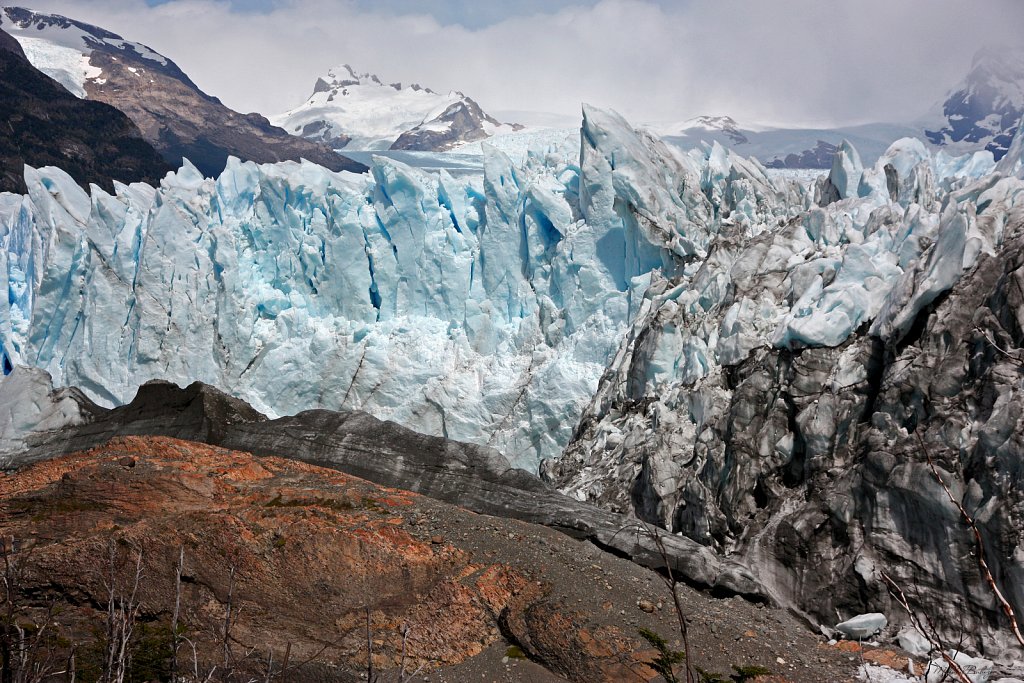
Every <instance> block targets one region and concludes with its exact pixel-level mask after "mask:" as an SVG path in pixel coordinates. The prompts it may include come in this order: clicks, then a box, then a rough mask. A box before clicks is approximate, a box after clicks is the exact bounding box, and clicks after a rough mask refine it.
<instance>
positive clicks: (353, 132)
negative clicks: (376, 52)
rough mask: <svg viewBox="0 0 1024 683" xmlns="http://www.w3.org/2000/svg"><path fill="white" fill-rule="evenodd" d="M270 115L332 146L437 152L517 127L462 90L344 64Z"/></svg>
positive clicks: (278, 122)
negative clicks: (391, 79) (384, 77)
mask: <svg viewBox="0 0 1024 683" xmlns="http://www.w3.org/2000/svg"><path fill="white" fill-rule="evenodd" d="M272 121H273V122H274V123H275V124H276V125H278V126H281V127H282V128H284V129H285V130H287V131H288V132H289V133H291V134H293V135H300V136H302V137H304V138H307V139H310V140H314V141H317V142H322V143H324V144H326V145H328V146H330V147H331V148H333V149H335V150H340V149H350V150H384V149H400V150H410V151H434V152H440V151H445V150H449V149H452V148H454V147H457V146H459V145H461V144H465V143H468V142H474V141H477V140H484V139H486V138H488V137H491V136H492V135H495V134H499V133H503V132H513V131H516V130H519V129H520V128H521V126H518V125H515V124H503V123H500V122H499V121H497V120H496V119H494V118H493V117H491V116H489V115H488V114H487V113H485V112H484V111H483V110H482V109H481V108H480V105H478V104H477V103H476V102H474V101H473V100H472V99H471V98H469V97H467V96H465V95H463V94H462V93H461V92H456V91H452V92H449V93H448V94H447V95H442V94H439V93H436V92H434V91H433V90H431V89H430V88H423V87H421V86H420V85H418V84H416V83H414V84H412V85H408V86H403V85H402V84H401V83H390V84H385V83H384V82H383V81H381V79H380V78H378V77H377V76H375V75H374V74H369V73H365V74H359V73H356V71H355V70H354V69H353V68H352V67H351V66H349V65H348V64H345V65H343V66H340V67H337V68H335V69H331V70H330V71H328V72H327V75H326V76H323V77H321V78H318V79H317V81H316V85H315V86H314V87H313V94H312V95H310V97H309V99H308V100H306V102H304V103H303V104H302V105H300V106H299V107H296V108H295V109H292V110H291V111H288V112H286V113H284V114H281V115H280V116H276V117H274V118H273V119H272Z"/></svg>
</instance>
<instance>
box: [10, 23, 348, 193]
mask: <svg viewBox="0 0 1024 683" xmlns="http://www.w3.org/2000/svg"><path fill="white" fill-rule="evenodd" d="M0 25H2V26H3V27H4V29H6V30H8V31H9V32H11V33H13V34H15V35H24V36H27V37H32V38H36V39H42V40H46V41H50V42H52V43H53V44H54V45H57V46H61V47H64V48H67V47H71V48H72V49H75V50H78V51H80V52H81V53H82V54H83V56H85V57H87V58H88V63H89V66H90V67H92V68H94V69H99V70H100V72H101V73H100V74H99V75H98V76H96V75H94V76H91V77H90V78H88V80H86V81H85V83H84V86H83V87H84V91H85V93H86V96H87V97H88V99H90V100H97V101H100V102H105V103H106V104H109V105H111V106H114V107H116V108H117V109H119V110H121V111H122V112H124V113H125V114H127V115H128V117H129V118H130V119H131V120H132V121H134V122H135V125H137V126H138V127H139V130H140V131H141V132H142V136H143V137H144V138H145V139H146V140H148V141H149V142H150V143H151V144H152V145H153V146H154V147H155V148H156V149H157V151H158V152H160V154H161V155H162V156H163V158H164V159H166V160H167V161H168V162H170V163H171V164H172V165H173V166H175V167H177V166H178V165H180V163H181V159H182V157H186V158H188V159H189V160H190V161H191V162H192V163H193V164H195V166H196V167H197V168H198V169H199V170H200V171H202V172H203V174H204V175H206V176H216V175H219V174H220V172H221V171H222V170H223V169H224V164H225V162H226V161H227V158H228V156H236V157H239V158H241V159H243V160H247V161H255V162H257V163H272V162H277V161H287V160H292V161H298V160H299V159H302V158H304V159H307V160H309V161H312V162H314V163H317V164H320V165H322V166H325V167H326V168H329V169H331V170H332V171H342V170H348V171H356V172H362V171H363V170H365V167H364V166H363V165H362V164H358V163H356V162H354V161H352V160H350V159H347V158H345V157H342V156H340V155H338V154H336V153H335V152H334V151H332V150H330V149H328V148H327V147H326V146H324V145H321V144H316V143H313V142H310V141H309V140H305V139H302V138H298V137H294V136H291V135H289V134H288V133H286V132H285V131H284V130H282V129H280V128H277V127H275V126H272V125H271V124H270V122H269V121H267V119H265V118H264V117H263V116H260V115H259V114H240V113H238V112H236V111H233V110H231V109H229V108H228V107H226V106H224V105H223V104H222V103H221V101H220V100H219V99H217V98H216V97H212V96H210V95H207V94H206V93H205V92H203V91H202V90H200V89H199V87H198V86H196V84H195V83H193V82H192V80H191V79H190V78H189V77H188V76H187V75H186V74H185V73H184V72H183V71H182V70H181V69H180V68H179V67H178V65H177V64H175V63H174V62H172V61H171V60H170V59H167V58H166V57H164V56H162V55H160V54H158V53H156V52H155V51H153V50H151V49H150V48H148V47H146V46H145V45H142V44H140V43H133V42H130V41H127V40H124V39H123V38H121V37H120V36H118V35H116V34H113V33H111V32H109V31H106V30H105V29H102V28H99V27H96V26H91V25H90V24H85V23H82V22H79V21H75V20H73V19H68V18H67V17H62V16H59V15H49V14H42V13H38V12H33V11H32V10H27V9H23V8H20V7H6V8H3V10H2V11H0Z"/></svg>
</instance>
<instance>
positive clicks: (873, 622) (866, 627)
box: [836, 612, 889, 640]
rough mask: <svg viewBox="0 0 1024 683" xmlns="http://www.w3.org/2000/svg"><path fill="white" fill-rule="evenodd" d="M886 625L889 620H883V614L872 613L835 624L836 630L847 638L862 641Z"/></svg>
mask: <svg viewBox="0 0 1024 683" xmlns="http://www.w3.org/2000/svg"><path fill="white" fill-rule="evenodd" d="M888 624H889V620H888V619H886V618H885V615H884V614H880V613H878V612H872V613H871V614H858V615H857V616H855V617H854V618H852V619H847V620H846V621H843V622H840V623H838V624H836V630H837V631H839V632H840V633H842V634H843V635H844V636H846V637H847V638H851V639H853V640H863V639H864V638H870V637H871V636H873V635H874V634H876V633H878V632H879V631H881V630H882V629H883V628H885V627H886V626H888Z"/></svg>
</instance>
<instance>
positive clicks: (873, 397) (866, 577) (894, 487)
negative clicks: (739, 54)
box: [542, 141, 1024, 653]
mask: <svg viewBox="0 0 1024 683" xmlns="http://www.w3.org/2000/svg"><path fill="white" fill-rule="evenodd" d="M975 160H977V158H975ZM855 161H856V160H855V158H854V157H853V156H852V155H846V156H845V160H842V159H839V158H838V157H837V162H836V164H835V165H834V166H833V171H832V174H831V177H830V178H829V179H827V180H825V181H823V184H822V187H831V188H832V192H831V198H830V193H829V192H822V191H819V199H820V201H821V203H822V204H824V205H825V206H824V207H823V208H820V209H813V210H811V211H809V212H808V214H806V215H805V216H804V217H803V218H801V219H798V220H795V221H791V222H789V223H788V224H786V225H783V226H782V227H781V228H779V229H777V230H772V231H768V232H766V233H764V234H762V235H759V236H757V237H755V238H753V239H738V238H735V237H732V236H730V235H728V234H727V233H725V232H723V233H721V234H720V235H719V237H718V239H717V241H716V242H715V243H714V244H712V245H711V247H710V248H709V256H708V258H707V259H706V260H705V261H704V263H703V264H702V266H701V268H700V269H699V270H698V271H697V273H696V275H695V276H694V277H693V278H692V279H690V280H683V281H680V282H675V281H666V282H664V283H663V284H662V285H661V286H660V287H652V289H651V290H650V292H649V295H648V303H646V304H645V305H644V313H643V314H642V315H641V316H640V318H639V321H638V323H637V324H636V325H635V326H634V328H633V329H632V331H631V332H630V333H629V334H628V335H627V337H626V339H625V341H624V342H623V344H622V346H621V347H620V350H619V352H618V355H617V356H616V359H615V361H614V362H613V363H612V364H611V366H610V367H609V370H608V372H607V373H606V375H605V376H604V378H603V379H602V384H601V389H600V390H599V391H598V393H597V395H596V397H595V399H594V401H593V402H592V404H591V406H590V408H589V409H588V411H587V412H586V414H585V415H584V416H583V419H582V420H581V422H580V424H579V426H578V428H577V431H576V435H575V438H574V441H573V443H572V444H571V445H570V446H569V447H568V449H567V450H566V452H565V454H564V455H563V457H562V458H561V459H559V460H557V461H552V462H551V463H548V464H546V466H545V467H543V468H542V471H543V472H544V473H545V475H546V477H547V478H548V479H549V480H550V481H553V482H554V483H556V485H558V486H559V487H560V488H561V489H562V490H563V491H566V492H567V493H570V494H571V495H575V496H577V497H579V498H581V499H584V498H585V499H588V500H592V501H595V502H597V503H599V504H601V505H603V506H605V507H609V508H611V509H615V510H621V511H633V512H635V513H636V514H637V515H638V516H640V517H641V518H643V519H647V520H649V521H651V522H654V523H657V524H660V525H664V526H665V527H667V528H669V529H672V530H674V531H677V532H681V533H682V534H684V535H686V536H688V537H690V538H692V539H694V540H695V541H697V542H699V543H701V544H704V545H706V546H707V547H710V548H714V549H716V551H717V552H719V553H721V554H723V555H725V556H727V557H731V558H733V559H735V560H737V561H739V562H741V563H743V564H745V565H746V566H748V567H749V568H751V569H752V570H755V568H756V573H757V575H758V577H759V578H761V579H762V580H763V581H764V582H765V583H766V584H768V585H769V586H770V590H771V591H772V592H773V594H774V595H776V596H778V597H780V599H782V600H783V601H784V602H791V603H794V604H795V605H797V606H798V607H799V608H800V609H802V610H803V611H805V612H806V613H808V614H809V615H811V617H812V618H813V619H815V620H817V621H818V623H822V624H830V623H834V620H835V617H836V614H837V613H838V614H839V615H840V616H841V617H849V616H852V615H854V614H860V613H864V612H882V613H884V614H886V615H887V616H889V617H890V620H894V619H895V620H899V619H900V618H901V610H900V609H899V607H898V606H895V605H894V604H893V603H892V602H891V600H890V598H889V595H888V592H887V590H886V587H885V584H884V583H883V581H882V579H881V573H882V572H885V573H887V574H889V575H890V576H893V577H894V578H895V579H896V580H897V581H898V582H899V583H901V584H902V585H904V586H905V587H907V589H908V591H910V592H911V594H912V595H913V596H914V600H915V601H916V604H917V605H918V606H919V607H920V608H921V609H923V610H925V611H927V612H928V614H929V615H930V617H931V618H932V619H933V620H934V621H935V623H936V624H937V625H938V626H939V628H940V630H941V632H942V633H943V635H944V636H945V637H946V638H947V639H949V640H948V642H957V638H958V637H959V634H960V633H966V634H968V635H967V636H966V637H967V639H968V640H969V641H970V642H971V644H972V645H973V646H974V647H975V648H977V649H978V650H980V651H982V652H987V653H1000V652H1002V653H1007V652H1008V650H1007V648H1008V647H1010V640H1009V639H1008V637H1007V632H1006V630H1005V627H1006V625H1005V623H1004V622H1003V617H1002V616H1001V615H1000V611H999V609H998V608H997V607H996V605H995V604H994V600H993V597H992V594H991V592H990V591H989V590H988V588H987V586H986V584H985V583H984V581H983V580H982V579H980V578H979V573H978V572H979V570H978V564H977V557H976V555H975V553H976V549H975V547H974V541H973V537H972V536H971V534H970V533H969V531H967V530H966V529H965V528H964V526H963V525H962V524H961V520H960V516H959V513H958V512H957V510H956V508H955V507H954V506H953V505H952V504H951V503H950V501H949V500H948V498H947V495H946V493H945V492H944V490H943V488H942V486H941V485H940V482H939V477H941V479H942V481H943V482H944V483H946V484H947V485H948V486H949V487H950V489H951V491H952V493H953V495H954V496H955V497H956V498H957V499H958V500H963V501H964V504H965V506H966V507H967V509H968V510H971V511H975V515H976V518H977V520H978V524H979V526H980V528H981V529H982V532H983V534H984V537H985V539H986V546H987V547H986V550H985V552H986V558H987V561H988V563H989V564H990V566H992V567H993V572H994V574H995V576H996V578H997V580H998V581H999V582H1000V583H1001V585H1002V586H1003V589H1004V591H1005V592H1006V593H1007V597H1008V598H1009V599H1010V601H1011V602H1012V603H1013V604H1014V605H1015V606H1016V608H1017V611H1018V613H1020V612H1021V607H1022V606H1024V561H1022V555H1021V548H1024V526H1022V525H1021V523H1020V520H1021V515H1022V513H1024V479H1022V470H1021V468H1020V453H1021V448H1022V443H1021V439H1022V438H1024V424H1022V423H1021V415H1022V403H1021V378H1022V366H1024V360H1022V359H1024V350H1022V348H1024V337H1022V334H1021V331H1022V330H1024V325H1022V323H1024V318H1022V311H1024V307H1022V306H1021V294H1020V286H1021V278H1022V277H1024V270H1022V265H1024V263H1022V258H1024V256H1022V255H1024V183H1022V182H1021V181H1020V179H1018V178H1013V177H1003V176H1002V175H1001V174H999V173H995V174H992V175H980V176H973V177H971V176H970V175H969V176H960V177H958V178H957V177H948V176H946V174H947V173H948V169H946V170H944V169H943V168H942V167H940V166H936V165H935V164H933V163H932V162H931V161H929V157H928V154H927V152H926V151H925V150H924V148H923V146H922V145H921V143H919V142H916V141H913V142H912V141H902V142H900V143H897V144H896V145H894V146H893V148H892V149H891V150H890V152H889V153H888V154H887V155H886V156H884V157H883V158H882V159H880V160H879V162H878V163H877V165H876V167H875V168H874V169H867V170H864V171H861V170H860V169H859V168H858V164H857V163H855ZM958 163H960V164H966V163H967V159H966V158H965V159H964V160H961V162H958ZM961 168H964V166H962V165H961ZM986 168H987V169H989V170H991V169H992V162H991V159H989V160H988V161H987V162H986ZM937 185H938V186H939V187H937ZM854 188H856V191H854ZM871 188H875V189H871ZM945 188H948V191H946V190H945ZM851 193H852V196H851ZM937 193H938V194H937ZM939 195H941V196H942V197H943V199H942V204H941V205H940V204H939V203H938V196H939ZM840 196H846V197H850V198H846V199H841V198H840ZM871 197H874V199H870V198H871ZM847 241H848V244H849V246H842V245H843V244H844V243H847ZM837 248H838V249H837ZM840 291H841V292H842V294H840ZM780 313H781V314H780ZM929 458H930V459H931V461H932V462H933V463H934V465H935V468H936V470H935V472H933V470H932V468H931V466H930V465H929V462H928V459H929Z"/></svg>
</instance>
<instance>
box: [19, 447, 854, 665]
mask: <svg viewBox="0 0 1024 683" xmlns="http://www.w3.org/2000/svg"><path fill="white" fill-rule="evenodd" d="M0 534H2V535H3V536H4V538H5V539H11V538H13V539H15V544H14V550H15V552H14V555H13V556H14V558H15V559H16V560H19V561H20V562H22V563H23V564H24V566H25V567H26V572H25V576H24V579H23V580H22V581H21V585H20V592H19V595H20V596H21V597H20V598H19V600H21V601H23V603H24V604H25V605H27V606H28V607H29V608H30V609H29V611H28V612H26V614H28V613H33V612H32V610H35V611H34V614H38V613H39V612H40V610H42V609H44V608H45V607H46V606H47V605H49V604H56V605H58V606H59V608H60V613H59V617H58V618H57V622H58V623H59V631H60V634H61V637H62V639H63V640H62V641H61V642H62V643H65V644H67V643H71V642H77V643H83V648H85V645H86V644H87V643H88V642H89V641H90V639H92V640H95V639H96V637H97V636H96V633H97V629H98V628H99V629H102V625H103V619H104V616H105V609H106V605H107V603H108V602H109V600H108V592H107V591H108V588H107V586H108V585H109V583H110V580H111V577H113V578H114V582H115V583H116V584H118V585H120V586H126V585H129V584H130V583H131V581H130V578H131V577H132V576H133V575H134V568H135V560H136V558H137V557H138V556H139V553H141V567H142V577H143V579H142V581H141V583H140V589H139V599H140V602H141V604H142V612H141V614H140V621H141V622H143V623H145V624H148V625H149V626H150V632H158V631H159V627H161V626H163V627H164V628H165V631H164V632H166V633H169V631H168V630H166V626H167V625H168V624H169V622H170V618H171V612H172V609H173V604H174V590H175V581H174V570H175V566H176V562H177V556H178V551H179V548H184V554H185V564H184V575H183V581H182V587H183V601H182V615H183V617H182V623H183V624H184V626H185V628H186V636H187V637H188V638H189V640H190V641H191V642H195V643H197V645H198V651H199V656H198V659H199V660H200V661H201V662H202V663H204V664H205V665H206V666H211V665H212V664H222V662H223V658H224V654H223V646H222V639H223V625H224V621H225V613H226V604H227V603H228V594H229V584H232V588H231V590H230V592H231V604H232V606H233V609H234V611H235V617H234V622H233V625H232V628H231V630H230V636H231V638H230V641H231V642H230V646H229V651H230V655H229V656H230V659H231V660H232V662H234V666H235V667H236V669H237V670H238V671H240V672H245V673H246V674H247V675H250V676H251V675H256V674H260V675H262V673H261V672H262V671H263V670H264V668H265V666H266V664H265V662H266V661H267V658H268V655H271V654H273V657H274V661H276V662H282V661H283V660H284V659H285V652H286V651H288V662H289V670H288V672H287V674H285V675H284V676H280V675H278V678H277V679H276V680H288V681H299V682H301V681H356V680H365V676H366V669H367V615H369V625H370V637H371V639H372V641H373V665H374V667H375V669H376V670H377V671H388V672H391V673H390V674H389V675H392V676H393V675H394V674H395V673H397V671H398V670H399V668H400V667H401V666H402V663H403V658H402V650H403V642H404V648H405V652H406V656H405V659H404V663H405V667H406V671H416V670H419V673H418V674H417V675H416V677H415V680H417V681H450V682H453V683H454V682H457V681H468V680H480V681H519V680H522V681H538V682H539V683H544V682H547V681H558V680H571V681H581V682H582V681H587V682H593V681H649V680H654V679H657V676H656V674H655V672H654V671H653V670H652V669H651V668H650V667H649V666H648V665H647V662H649V661H651V659H652V657H653V656H654V652H653V650H652V649H651V647H650V646H649V645H648V644H647V643H646V642H645V641H644V640H643V639H641V638H640V637H639V635H638V629H640V628H647V629H651V630H653V631H655V632H657V633H660V634H662V635H663V636H665V637H666V638H668V639H669V641H670V643H671V644H672V645H673V647H679V646H680V644H679V642H678V637H673V633H676V634H677V633H678V630H677V628H676V618H675V615H674V613H673V612H672V611H671V609H670V607H669V604H670V600H669V595H668V592H667V589H666V588H665V586H664V584H663V583H662V581H661V579H660V577H659V576H658V575H656V574H654V573H652V572H650V571H648V570H646V569H643V568H641V567H639V566H637V565H635V564H633V563H631V562H628V561H626V560H622V559H619V558H616V557H613V556H611V555H608V554H606V553H603V552H601V551H600V550H598V549H597V548H595V547H594V546H592V545H590V544H588V543H581V542H579V541H575V540H573V539H571V538H569V537H568V536H565V535H563V534H560V533H558V532H555V531H552V530H550V529H546V528H544V527H540V526H535V525H530V524H527V523H523V522H518V521H514V520H505V519H499V518H494V517H488V516H484V515H477V514H474V513H471V512H468V511H465V510H462V509H460V508H457V507H454V506H451V505H447V504H444V503H440V502H437V501H434V500H431V499H428V498H424V497H421V496H418V495H416V494H411V493H407V492H403V491H398V490H395V489H388V488H384V487H381V486H377V485H374V484H371V483H368V482H366V481H363V480H361V479H357V478H354V477H351V476H348V475H345V474H342V473H340V472H337V471H334V470H328V469H323V468H318V467H315V466H312V465H307V464H303V463H300V462H296V461H292V460H286V459H281V458H273V457H261V458H257V457H255V456H252V455H249V454H246V453H241V452H237V451H229V450H225V449H221V448H216V447H211V446H206V445H201V444H196V443H192V442H186V441H179V440H175V439H170V438H163V437H120V438H117V439H114V440H112V441H111V442H109V443H108V444H106V445H104V446H101V447H98V448H95V449H92V450H90V451H86V452H83V453H78V454H74V455H70V456H66V457H63V458H59V459H56V460H50V461H45V462H41V463H38V464H35V465H33V466H30V467H28V468H26V469H24V470H21V471H19V472H16V473H14V474H12V475H9V476H0ZM8 543H10V541H8ZM112 550H113V555H114V556H115V561H114V563H113V566H114V569H113V570H111V564H112V563H111V560H110V558H111V551H112ZM231 568H234V579H233V582H232V581H231V580H230V576H231ZM681 590H682V597H683V604H684V609H685V610H686V611H687V613H688V615H689V616H690V619H691V629H692V638H691V639H692V641H693V642H692V646H693V653H694V654H693V657H694V661H695V663H696V664H697V665H699V666H700V667H701V668H703V669H705V670H708V671H716V672H722V673H723V674H726V675H728V674H732V673H733V666H749V665H758V666H763V667H765V668H767V669H769V670H771V671H772V672H773V674H775V676H774V678H773V679H772V680H789V681H795V682H804V681H806V682H808V683H813V682H815V681H823V682H824V681H828V682H829V683H832V682H836V681H845V680H852V679H853V672H854V670H855V669H856V666H857V664H858V663H859V661H860V657H859V656H855V655H853V654H852V653H847V652H843V651H839V650H837V649H835V648H827V647H821V638H820V637H817V636H815V635H814V634H813V633H811V632H809V631H808V630H807V629H805V628H804V627H803V626H802V625H801V624H799V623H798V622H797V621H796V620H795V619H793V618H792V617H791V616H789V615H788V614H786V613H783V612H780V611H776V610H772V609H770V608H767V607H764V606H758V605H754V604H751V603H749V602H746V601H744V600H742V599H740V598H730V599H727V600H718V599H714V598H712V597H710V596H708V595H706V594H703V593H699V592H696V591H692V590H689V589H685V588H684V589H681ZM406 629H407V631H406ZM405 632H407V634H408V635H407V637H405V638H403V633H405ZM169 637H170V636H169V635H168V636H167V638H168V639H169ZM513 645H514V646H515V647H517V648H519V649H520V650H521V651H522V652H523V653H524V654H525V655H526V657H527V658H528V659H521V658H519V656H518V653H517V652H516V651H515V650H511V651H510V650H509V648H510V647H511V646H513ZM85 651H86V649H83V652H85ZM182 652H185V648H183V649H182ZM187 654H188V657H187V659H188V660H189V662H191V651H190V650H189V651H188V653H187ZM509 655H511V656H509ZM183 656H184V655H183ZM780 660H781V661H780ZM189 666H190V667H191V663H190V664H189ZM261 667H263V668H261ZM261 680H262V679H261ZM725 680H728V678H726V679H725Z"/></svg>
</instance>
